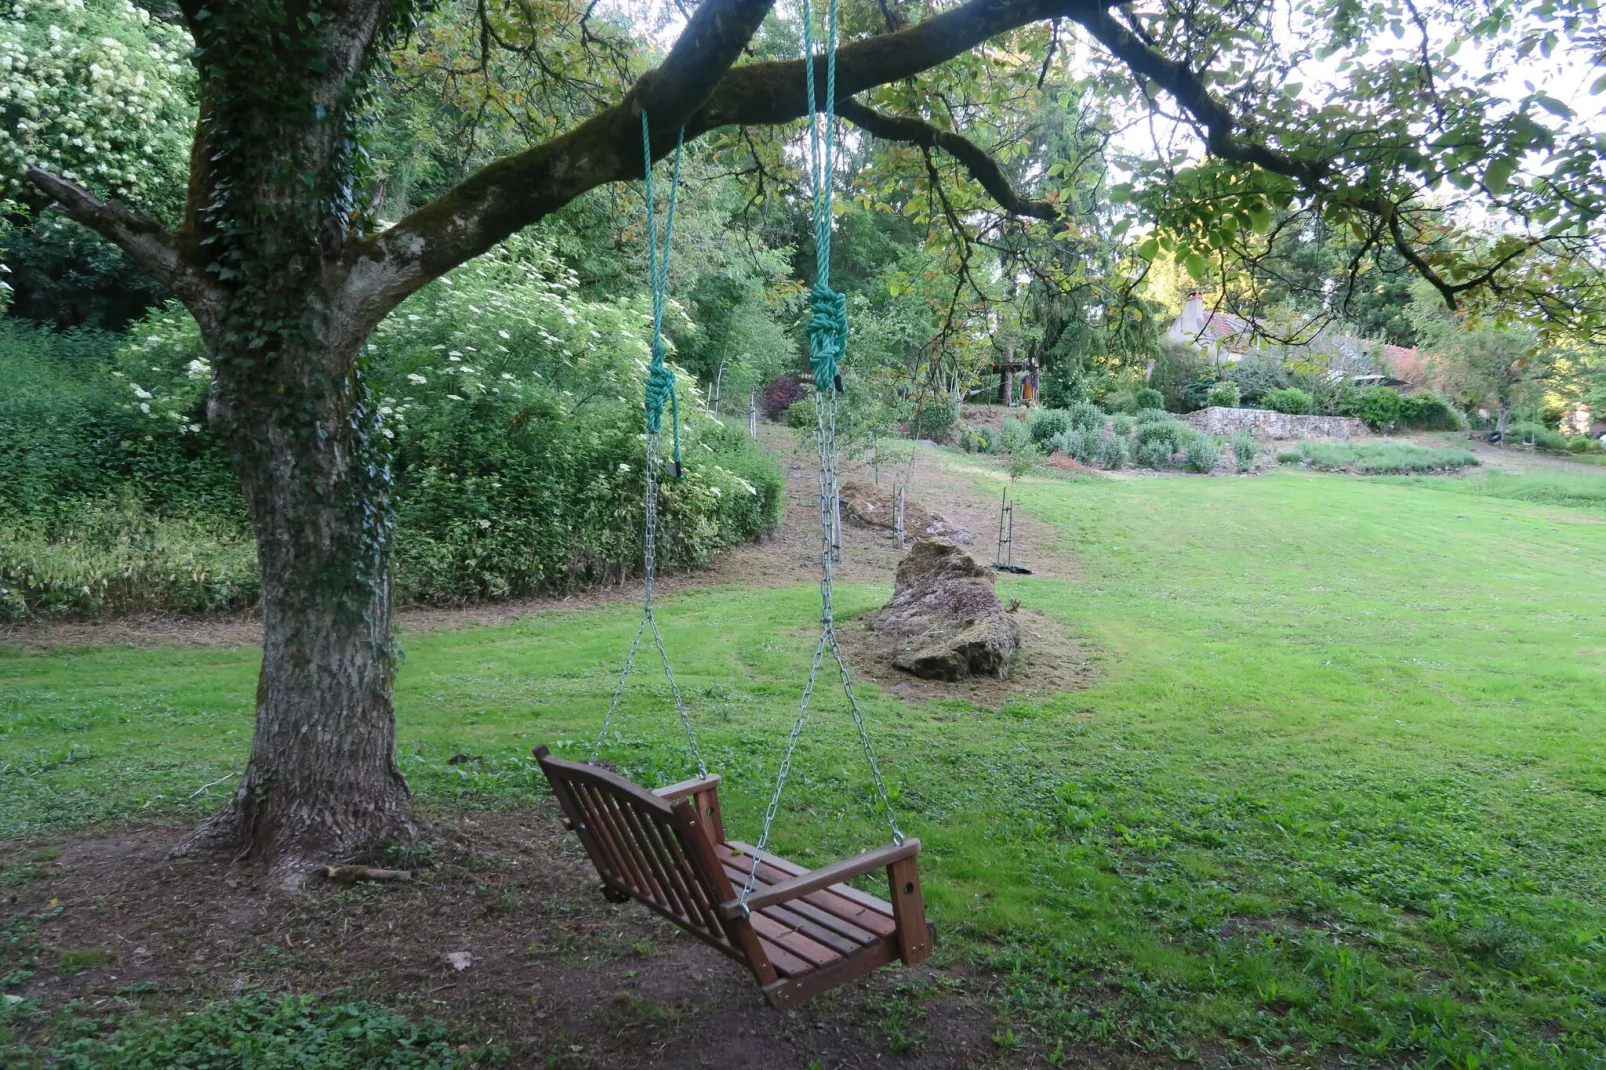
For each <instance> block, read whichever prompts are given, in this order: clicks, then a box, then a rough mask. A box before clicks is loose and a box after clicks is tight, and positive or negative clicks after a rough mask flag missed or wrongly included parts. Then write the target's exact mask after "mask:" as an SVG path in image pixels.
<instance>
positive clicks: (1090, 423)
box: [1065, 401, 1104, 431]
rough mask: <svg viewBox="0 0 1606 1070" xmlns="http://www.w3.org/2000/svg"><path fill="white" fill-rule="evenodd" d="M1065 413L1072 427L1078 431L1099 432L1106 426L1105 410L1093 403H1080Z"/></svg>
mask: <svg viewBox="0 0 1606 1070" xmlns="http://www.w3.org/2000/svg"><path fill="white" fill-rule="evenodd" d="M1065 411H1066V415H1067V416H1069V417H1070V420H1071V426H1072V427H1074V428H1077V429H1078V430H1082V431H1088V430H1097V429H1100V428H1102V427H1103V426H1104V410H1103V409H1101V408H1099V407H1098V406H1097V405H1095V404H1093V403H1092V402H1091V401H1079V402H1077V403H1076V404H1075V405H1072V406H1071V407H1070V408H1069V409H1067V410H1065Z"/></svg>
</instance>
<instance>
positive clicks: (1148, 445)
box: [1132, 438, 1176, 468]
mask: <svg viewBox="0 0 1606 1070" xmlns="http://www.w3.org/2000/svg"><path fill="white" fill-rule="evenodd" d="M1175 452H1176V451H1175V450H1174V449H1172V448H1171V441H1170V439H1166V438H1156V439H1150V440H1149V441H1147V442H1144V441H1141V440H1140V441H1139V442H1138V448H1137V449H1136V450H1134V451H1133V454H1132V458H1133V460H1134V461H1135V462H1136V463H1137V465H1138V466H1139V467H1140V468H1164V467H1166V466H1167V465H1169V464H1170V463H1171V455H1172V454H1173V453H1175Z"/></svg>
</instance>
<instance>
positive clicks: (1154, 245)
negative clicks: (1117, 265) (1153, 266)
mask: <svg viewBox="0 0 1606 1070" xmlns="http://www.w3.org/2000/svg"><path fill="white" fill-rule="evenodd" d="M1159 252H1160V241H1159V239H1157V238H1150V239H1149V240H1148V241H1145V242H1144V243H1143V244H1142V245H1139V246H1138V255H1139V256H1141V257H1142V258H1143V259H1145V260H1153V259H1154V258H1155V256H1157V255H1158V254H1159Z"/></svg>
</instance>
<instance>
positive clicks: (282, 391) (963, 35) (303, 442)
mask: <svg viewBox="0 0 1606 1070" xmlns="http://www.w3.org/2000/svg"><path fill="white" fill-rule="evenodd" d="M772 3H773V0H703V3H702V4H701V5H700V6H699V7H698V8H697V9H696V11H695V12H694V13H693V14H692V16H691V17H690V19H689V20H688V22H687V25H686V28H685V29H684V31H683V32H682V34H681V36H680V39H679V40H678V41H677V42H676V44H675V46H674V48H673V49H672V50H671V52H670V54H669V55H668V57H667V58H666V59H665V61H664V63H663V64H662V65H661V66H660V67H658V68H657V69H655V70H653V71H650V72H648V73H647V74H646V75H644V76H643V77H642V78H641V80H640V81H639V82H638V83H637V84H636V85H635V86H634V87H633V88H632V89H631V90H630V91H629V92H628V93H627V94H625V96H624V98H623V99H622V100H621V101H620V102H619V103H617V104H616V105H614V106H612V107H609V108H606V109H603V110H602V111H600V112H599V113H597V114H596V115H595V116H593V117H592V118H590V119H588V120H587V121H585V122H583V123H581V124H580V125H578V126H577V127H575V128H574V129H572V130H570V131H569V132H567V133H565V134H562V135H560V136H558V137H556V138H553V139H552V140H550V141H548V142H546V143H544V144H541V145H537V146H534V147H532V148H530V149H529V150H527V151H525V152H522V153H520V154H518V155H515V156H511V157H508V158H506V159H503V160H499V161H496V162H495V163H492V164H490V165H489V166H487V167H485V168H484V169H482V170H481V171H480V172H478V173H477V174H475V175H473V176H471V177H469V178H468V179H466V180H465V181H464V182H462V183H461V184H460V185H459V186H458V187H457V188H455V189H453V190H452V191H450V192H448V193H447V194H445V195H444V196H442V197H441V198H440V199H438V200H437V201H435V202H433V203H432V204H429V205H425V206H424V207H422V208H420V209H418V210H417V211H414V212H413V213H411V214H410V215H409V216H407V217H406V218H405V219H403V220H401V221H400V222H399V223H398V224H397V225H396V226H394V227H392V228H391V229H389V230H387V231H384V232H382V233H378V234H364V233H362V232H361V231H360V230H359V229H358V225H359V219H360V212H359V211H358V210H357V208H356V206H355V205H354V203H353V200H352V196H353V191H354V186H355V174H356V170H355V166H354V163H353V160H354V157H355V154H356V145H357V140H358V135H359V133H360V131H359V122H360V119H359V114H360V111H361V107H360V102H361V96H362V93H363V89H364V85H365V77H366V73H367V72H368V71H369V69H370V68H371V67H372V65H373V63H374V62H376V59H377V57H378V56H379V55H380V54H382V52H383V51H384V49H385V48H386V47H387V43H388V40H389V38H388V37H387V33H390V32H393V31H397V30H398V29H399V28H401V27H404V26H405V25H406V22H407V19H409V18H410V17H411V16H412V14H413V13H414V12H413V9H412V8H411V7H409V6H407V3H406V2H405V0H274V2H271V3H263V4H260V5H258V4H251V5H229V4H224V5H215V4H205V3H203V0H180V4H179V6H180V9H181V11H182V14H183V16H184V19H185V22H186V24H187V26H188V28H189V30H190V32H191V34H192V35H193V36H194V38H195V41H196V45H197V49H196V58H195V63H196V67H197V71H198V72H199V104H200V112H199V114H200V118H199V121H198V124H197V131H196V138H195V144H194V150H193V152H192V154H191V175H190V183H189V190H188V203H187V207H186V211H185V214H184V220H183V223H182V224H181V225H180V226H179V227H178V228H176V229H174V230H172V231H165V230H163V229H162V228H161V227H160V226H158V225H157V224H156V223H155V222H153V221H151V220H149V219H147V218H145V217H143V216H141V215H139V214H138V213H137V212H134V211H131V210H129V209H127V208H125V207H123V206H120V205H117V204H106V203H102V202H101V201H99V200H97V199H96V198H95V197H94V196H93V195H91V194H90V193H89V192H87V191H86V190H83V189H81V188H79V187H77V186H75V185H73V184H72V183H70V182H66V181H64V180H62V179H60V178H58V177H56V176H54V175H51V174H49V173H48V172H45V171H43V170H40V169H38V168H30V169H29V171H28V174H27V178H28V180H29V181H30V182H31V183H32V184H33V185H34V186H35V187H36V188H37V189H38V190H39V191H40V192H41V193H42V194H43V195H44V196H46V197H48V198H50V199H52V200H54V201H56V202H57V203H58V204H59V205H60V206H61V207H62V209H63V211H64V212H65V213H66V214H67V215H69V216H70V217H72V218H73V219H76V220H77V221H79V222H80V223H83V224H85V225H86V226H88V227H90V228H91V229H93V230H95V231H97V232H98V233H99V234H101V235H102V236H103V237H105V238H106V239H108V240H110V241H112V242H114V243H116V244H117V245H118V246H120V247H121V248H122V249H124V251H126V252H127V253H128V254H129V255H130V256H131V257H132V258H133V259H135V260H136V261H137V262H138V263H140V264H141V265H142V266H143V267H144V268H145V269H146V270H147V271H149V272H150V273H151V274H152V275H154V276H155V277H156V278H157V279H159V280H161V281H162V282H164V283H165V284H167V285H168V286H169V287H171V288H172V289H173V290H174V292H176V293H177V294H178V295H179V296H180V298H181V299H182V300H183V301H184V303H185V304H186V306H187V307H188V308H189V310H190V311H191V313H192V314H193V315H194V316H195V318H196V321H197V322H198V323H199V325H200V327H201V331H202V334H203V337H204V338H205V339H206V342H207V345H208V347H209V349H210V351H211V354H212V358H213V393H212V398H211V402H210V406H209V407H210V419H211V423H212V426H213V428H214V429H215V430H216V431H217V432H218V434H220V435H221V436H222V437H223V439H224V441H225V442H227V443H228V445H229V448H230V450H231V453H232V456H233V459H234V464H235V467H236V470H237V472H238V475H239V478H240V484H241V487H242V489H243V491H244V494H245V499H246V502H247V504H248V507H249V512H250V517H251V523H252V525H253V528H254V530H255V534H256V539H257V546H258V559H259V563H260V567H261V576H262V614H263V633H264V634H263V661H262V672H261V678H260V682H259V685H258V688H257V709H256V715H257V716H256V732H255V735H254V738H253V741H252V749H251V757H250V762H249V765H248V767H247V770H246V775H245V776H244V777H243V778H242V782H241V784H240V786H239V789H238V790H237V791H236V792H235V794H234V795H233V797H232V798H231V799H230V801H229V802H228V803H227V804H226V806H225V807H224V808H223V809H222V810H221V811H220V812H218V813H217V814H216V815H215V816H213V817H212V818H211V819H209V820H208V821H207V822H206V823H205V824H204V825H202V826H201V828H199V829H198V830H197V831H196V833H195V834H194V836H192V837H191V839H190V840H189V842H188V843H187V844H186V845H185V846H186V849H197V848H221V849H226V850H229V851H235V852H242V853H246V852H248V853H250V854H253V855H255V856H257V857H259V858H261V859H264V860H266V861H268V862H269V863H271V864H273V866H274V867H275V870H276V872H277V873H278V874H279V875H280V876H281V877H282V878H283V879H284V881H285V882H286V883H288V884H292V885H293V884H296V883H298V882H299V881H300V879H302V878H303V877H304V875H305V874H307V873H308V872H310V871H311V869H312V868H313V867H315V866H316V865H319V864H321V863H324V862H327V861H329V860H331V859H340V858H343V857H347V856H349V855H351V854H353V853H355V852H358V851H360V850H362V849H364V848H366V847H369V846H372V845H374V844H376V843H377V842H379V841H382V840H384V839H386V838H388V837H392V836H396V835H398V834H401V835H405V834H409V833H411V832H412V831H413V830H414V827H415V821H414V818H413V817H412V816H411V814H410V808H409V799H408V791H407V786H406V783H405V781H404V780H403V778H402V776H401V774H400V772H399V770H398V768H397V766H396V763H395V757H394V735H395V721H394V715H393V712H392V705H391V684H392V680H393V677H394V672H395V653H394V649H393V644H392V639H391V627H390V624H391V622H390V588H389V573H388V569H389V551H390V524H391V520H390V517H391V510H390V504H389V500H388V499H389V473H388V471H387V470H386V466H385V450H384V449H383V447H382V444H381V442H380V439H379V431H380V428H379V424H378V417H377V414H376V413H375V412H374V411H372V407H371V406H370V405H369V404H368V400H367V396H366V393H365V389H364V386H363V381H362V376H361V371H360V367H359V365H358V361H357V355H358V353H359V351H360V349H361V347H362V345H363V343H364V341H365V339H366V338H367V336H368V334H369V332H370V331H372V329H373V328H374V327H375V326H376V325H377V324H378V323H379V322H380V320H382V319H383V318H384V317H385V316H386V315H387V314H388V313H389V312H390V311H391V310H392V309H394V308H395V307H396V305H398V304H399V303H400V302H401V301H402V300H404V299H405V298H406V297H407V295H409V294H411V293H413V292H414V291H415V290H417V289H418V288H419V287H420V286H423V285H424V284H425V283H427V282H429V281H430V280H432V279H434V278H437V277H438V276H440V275H441V274H443V273H444V272H446V271H448V270H450V269H451V268H453V267H455V266H457V265H458V264H461V263H463V262H464V261H466V260H469V259H471V258H473V257H475V256H478V255H479V254H480V253H483V252H485V251H487V250H488V249H490V248H491V247H492V246H494V245H495V244H496V243H497V242H499V241H501V240H502V239H504V238H506V237H507V236H508V235H510V234H512V233H513V232H515V231H517V230H519V229H521V228H523V227H526V226H530V225H532V224H534V223H536V222H539V221H540V220H541V219H542V218H544V217H545V216H546V215H548V214H550V213H551V212H553V211H556V210H557V209H559V208H561V207H562V206H563V205H565V204H567V203H568V202H569V201H571V200H573V199H574V198H575V197H578V196H579V195H580V194H582V193H584V192H586V191H587V190H590V189H592V188H595V187H596V186H599V185H602V184H604V183H608V182H617V181H634V180H636V179H637V178H639V176H640V174H641V140H640V137H641V134H640V125H639V120H640V113H641V110H642V109H643V108H645V109H647V111H648V113H649V115H650V116H651V118H652V126H653V137H652V146H653V152H654V155H655V156H661V155H664V154H666V153H667V152H668V151H669V150H670V149H671V148H672V147H673V145H674V143H675V131H676V130H677V129H678V128H680V127H681V126H682V125H684V127H685V134H686V137H687V139H688V140H690V139H692V138H695V137H698V136H700V135H702V134H704V133H707V132H708V131H710V130H713V129H715V128H718V127H722V126H729V125H763V124H774V123H783V122H788V121H791V120H794V119H797V118H801V117H802V116H803V115H804V114H806V113H807V111H808V110H809V106H810V102H809V101H808V100H807V97H806V90H805V88H804V85H805V81H804V67H803V61H802V60H794V61H790V62H754V63H748V64H745V65H742V66H739V67H733V64H734V63H735V61H736V60H737V59H738V57H739V56H740V55H741V53H742V51H743V49H745V48H746V47H747V46H748V43H749V42H750V41H751V39H752V37H753V35H754V33H755V32H756V31H757V29H758V27H759V24H760V23H761V22H762V20H763V18H764V16H765V15H766V14H767V13H768V11H769V9H770V7H771V5H772ZM1110 6H1111V5H1107V4H1105V3H1102V2H1099V0H967V2H965V3H962V4H959V5H958V6H956V7H953V8H950V9H948V10H946V11H942V12H940V13H937V14H934V15H932V16H930V17H929V18H926V19H924V20H923V21H921V22H919V23H916V24H914V25H912V26H909V27H907V28H903V29H898V30H896V31H894V32H889V33H885V34H882V35H879V36H875V37H869V38H862V39H858V40H855V41H852V42H850V43H847V44H845V45H844V46H843V47H842V49H841V53H840V56H839V61H838V73H837V93H838V101H839V106H841V103H840V102H846V101H847V100H848V98H850V97H851V96H852V95H853V94H856V93H859V92H862V91H864V90H866V89H869V88H871V87H873V86H877V85H881V84H885V83H888V82H892V81H896V80H899V79H904V78H908V77H912V76H914V75H916V74H918V73H919V72H921V71H924V70H927V69H929V68H931V67H934V66H937V65H938V64H941V63H944V62H946V61H948V60H950V59H952V58H954V57H955V56H958V55H960V54H962V53H964V52H966V51H968V50H970V49H972V48H975V47H977V46H978V45H981V44H982V43H984V42H985V41H987V40H988V39H989V38H991V37H994V36H997V35H998V34H1001V33H1004V32H1006V31H1008V30H1011V29H1014V28H1017V27H1019V26H1022V25H1025V24H1027V23H1032V22H1038V21H1043V20H1049V19H1062V18H1063V19H1070V20H1072V21H1075V22H1078V23H1080V24H1081V25H1083V26H1084V27H1085V28H1086V29H1087V30H1088V31H1089V32H1090V33H1091V35H1092V36H1093V37H1094V38H1095V39H1096V40H1098V41H1099V42H1100V43H1102V44H1103V45H1105V46H1106V47H1107V48H1109V50H1110V51H1111V52H1112V54H1114V55H1115V56H1117V57H1118V58H1119V59H1120V60H1121V61H1122V62H1124V63H1125V64H1126V65H1127V66H1128V67H1130V68H1131V69H1132V70H1133V72H1134V73H1135V74H1138V75H1141V76H1143V77H1146V78H1151V79H1153V80H1154V81H1156V82H1157V83H1159V84H1160V85H1161V86H1163V87H1164V88H1166V89H1167V90H1169V91H1171V92H1172V93H1173V94H1174V95H1175V96H1176V97H1177V99H1178V100H1179V101H1181V102H1182V104H1183V105H1184V107H1185V108H1186V109H1188V110H1189V111H1190V112H1191V113H1192V114H1193V115H1194V116H1195V117H1196V119H1198V121H1199V122H1200V123H1201V124H1202V125H1203V126H1204V127H1205V128H1206V130H1207V132H1208V140H1209V145H1210V148H1211V150H1212V151H1213V152H1216V153H1217V154H1218V155H1223V156H1226V157H1228V158H1231V159H1239V160H1243V161H1245V162H1247V163H1252V164H1254V165H1257V166H1261V167H1266V168H1269V169H1271V170H1276V171H1280V172H1282V173H1284V174H1288V175H1291V176H1294V177H1295V178H1297V179H1298V180H1299V181H1301V182H1302V183H1305V184H1307V185H1309V186H1313V187H1314V186H1317V185H1319V184H1321V183H1322V182H1323V181H1324V180H1325V178H1326V175H1325V172H1324V171H1323V170H1322V169H1321V167H1320V166H1318V165H1313V164H1310V163H1308V162H1304V161H1295V160H1290V159H1288V158H1287V157H1285V156H1281V155H1278V154H1277V153H1276V152H1274V151H1272V150H1269V149H1267V148H1265V147H1263V146H1260V145H1257V144H1254V143H1252V142H1245V141H1240V140H1237V139H1236V138H1235V132H1236V130H1235V127H1234V125H1233V121H1232V118H1231V116H1230V115H1229V113H1228V112H1227V110H1226V109H1225V107H1224V106H1223V105H1221V104H1220V103H1219V102H1217V101H1216V100H1215V99H1214V98H1213V97H1212V96H1211V95H1210V93H1209V91H1208V89H1207V88H1206V86H1207V84H1208V83H1207V79H1205V78H1203V77H1201V76H1200V75H1199V74H1197V73H1196V72H1194V71H1193V70H1191V69H1190V68H1188V67H1186V66H1185V65H1183V64H1179V63H1176V62H1174V61H1171V60H1169V59H1166V58H1164V57H1162V56H1160V55H1159V54H1158V53H1156V52H1155V51H1154V50H1153V49H1152V48H1150V47H1149V46H1148V45H1146V44H1145V43H1143V42H1140V41H1138V40H1136V39H1135V38H1133V37H1132V36H1131V34H1130V33H1128V32H1127V31H1126V30H1125V29H1124V28H1123V27H1121V26H1119V25H1118V24H1117V23H1116V22H1115V21H1114V20H1113V19H1112V18H1111V16H1110V14H1109V7H1110ZM822 62H823V61H822ZM818 81H819V85H820V86H821V87H822V88H821V89H820V92H822V93H823V86H824V84H825V79H824V77H823V71H822V72H821V77H820V78H819V79H818ZM842 113H843V115H844V116H845V117H847V118H849V119H850V121H857V122H859V123H860V125H862V126H864V127H865V128H866V129H868V130H870V131H872V132H874V133H879V134H881V135H884V136H887V137H892V138H895V139H901V140H908V141H911V142H913V143H916V144H921V145H927V146H935V147H939V148H941V149H943V150H944V151H947V152H950V153H952V154H953V155H955V156H956V157H957V158H959V159H960V160H961V162H963V163H964V164H965V165H966V166H968V167H969V168H970V169H971V170H972V172H973V174H975V175H976V176H977V178H978V180H979V181H981V182H982V184H983V185H984V186H985V187H986V188H987V189H988V190H989V191H991V192H992V193H993V194H994V195H995V196H996V197H998V198H999V200H1000V202H1001V203H1002V204H1003V206H1004V207H1005V208H1006V210H1010V211H1014V212H1017V213H1018V214H1025V215H1035V216H1037V217H1038V218H1051V217H1053V216H1054V215H1055V214H1056V211H1057V210H1056V209H1055V208H1054V207H1053V206H1051V205H1048V204H1046V203H1045V202H1036V201H1030V200H1028V199H1025V198H1021V197H1018V196H1017V195H1015V193H1014V192H1013V190H1012V189H1010V187H1009V185H1008V182H1007V180H1006V179H1005V177H1004V175H1003V172H1002V171H1001V170H1000V169H999V168H998V167H997V166H996V164H993V163H992V162H991V161H990V160H988V159H987V157H986V155H985V154H984V153H982V152H981V150H979V149H978V148H976V147H975V146H974V145H971V144H970V143H969V142H968V141H966V140H965V139H963V138H961V137H959V136H957V135H955V134H953V133H951V132H947V131H939V130H936V129H935V128H933V127H931V126H930V125H929V124H927V123H924V122H922V121H919V120H910V119H899V118H895V117H888V116H884V115H880V114H878V113H876V112H873V111H870V110H869V109H867V108H862V107H857V106H854V105H852V104H848V105H847V106H845V107H842Z"/></svg>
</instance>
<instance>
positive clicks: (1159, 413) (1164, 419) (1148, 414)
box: [1132, 409, 1172, 427]
mask: <svg viewBox="0 0 1606 1070" xmlns="http://www.w3.org/2000/svg"><path fill="white" fill-rule="evenodd" d="M1132 422H1133V423H1135V424H1137V425H1138V426H1139V427H1142V426H1143V425H1144V424H1163V423H1171V422H1172V420H1171V414H1170V413H1169V412H1166V411H1165V410H1164V409H1139V410H1138V411H1137V412H1136V413H1134V414H1133V415H1132Z"/></svg>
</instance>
